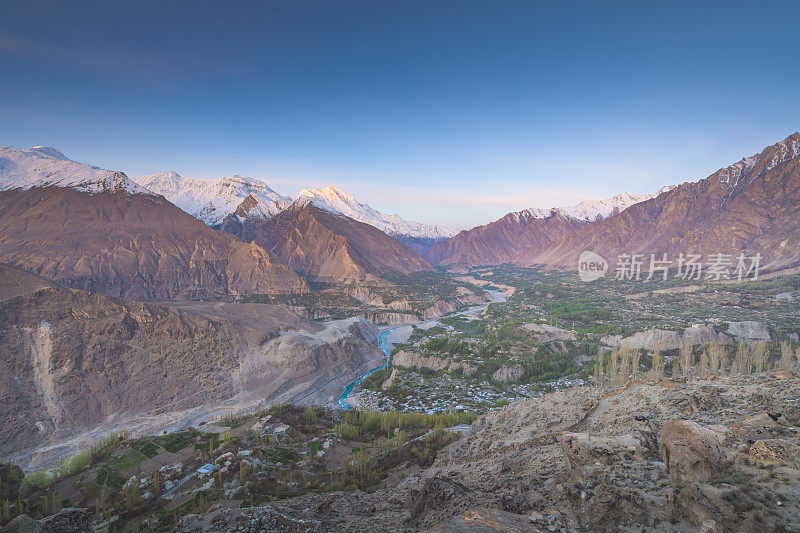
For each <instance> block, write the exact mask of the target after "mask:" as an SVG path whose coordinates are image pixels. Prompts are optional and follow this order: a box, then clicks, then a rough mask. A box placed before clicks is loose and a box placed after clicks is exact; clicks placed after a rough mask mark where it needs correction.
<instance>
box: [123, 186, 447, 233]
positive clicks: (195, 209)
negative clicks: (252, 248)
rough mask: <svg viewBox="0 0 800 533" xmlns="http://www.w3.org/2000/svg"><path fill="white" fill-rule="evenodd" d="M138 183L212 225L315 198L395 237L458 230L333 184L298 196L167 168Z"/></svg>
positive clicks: (265, 213) (329, 208)
mask: <svg viewBox="0 0 800 533" xmlns="http://www.w3.org/2000/svg"><path fill="white" fill-rule="evenodd" d="M136 181H137V183H138V184H139V185H141V186H143V187H146V188H147V189H149V190H151V191H153V192H156V193H158V194H161V195H163V196H164V197H165V198H166V199H167V200H169V201H170V202H172V203H174V204H175V205H177V206H178V207H180V208H181V209H183V210H184V211H186V212H187V213H189V214H191V215H192V216H195V217H197V218H199V219H200V220H202V221H203V222H205V223H206V224H208V225H209V226H219V225H221V224H222V223H223V221H224V219H225V218H227V217H230V218H238V220H239V221H242V220H243V219H246V218H257V219H262V220H263V219H268V218H271V217H273V216H275V215H276V214H278V213H280V212H281V211H283V210H284V209H286V208H287V207H289V205H291V204H292V203H293V202H297V203H301V204H302V203H308V202H310V203H312V204H314V205H315V206H317V207H319V208H320V209H324V210H325V211H328V212H329V213H334V214H338V215H344V216H346V217H349V218H352V219H353V220H356V221H358V222H363V223H365V224H369V225H371V226H374V227H376V228H378V229H379V230H381V231H383V232H384V233H387V234H389V235H391V236H393V237H399V238H409V239H430V240H433V241H435V240H439V239H444V238H447V237H450V236H452V235H454V234H455V232H454V231H452V230H450V229H448V228H441V227H438V226H432V225H430V224H424V223H422V222H414V221H408V220H405V219H403V218H401V217H400V216H399V215H396V214H392V215H386V214H384V213H381V212H380V211H377V210H375V209H373V208H372V207H370V206H369V205H367V204H364V203H361V202H359V201H358V200H356V199H355V198H354V197H353V196H351V195H349V194H346V193H345V192H344V191H342V190H341V189H339V188H338V187H335V186H332V185H331V186H327V187H323V188H313V189H303V190H301V191H300V192H299V193H298V194H297V196H296V197H294V198H292V197H290V196H282V195H280V194H278V193H277V192H275V191H274V190H272V189H271V188H270V187H269V186H268V185H267V184H266V183H264V182H263V181H261V180H257V179H255V178H249V177H247V176H240V175H236V176H226V177H223V178H217V179H211V180H202V179H197V178H185V177H181V176H179V175H178V174H177V173H175V172H164V173H161V174H153V175H150V176H144V177H142V178H138V179H137V180H136Z"/></svg>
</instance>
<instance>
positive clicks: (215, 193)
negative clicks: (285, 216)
mask: <svg viewBox="0 0 800 533" xmlns="http://www.w3.org/2000/svg"><path fill="white" fill-rule="evenodd" d="M136 181H137V183H139V185H142V186H144V187H147V188H148V189H150V190H152V191H153V192H156V193H158V194H161V195H163V196H164V197H165V198H166V199H167V200H169V201H170V202H172V203H173V204H175V205H177V206H178V207H180V208H181V209H183V210H184V211H186V212H187V213H189V214H190V215H192V216H194V217H195V218H198V219H200V220H202V221H203V222H205V223H206V224H208V225H209V226H216V225H218V224H221V223H222V221H223V220H225V217H227V216H228V215H231V214H234V213H236V212H237V209H238V208H239V206H240V205H241V204H242V202H244V201H245V199H246V198H248V197H251V198H253V199H254V200H255V205H254V206H253V207H252V208H250V209H249V210H248V211H247V215H248V216H255V217H258V218H272V217H273V216H275V215H276V214H278V213H280V212H281V211H283V210H284V209H285V208H286V207H287V206H288V205H289V204H290V203H291V198H289V197H288V196H282V195H280V194H278V193H277V192H275V191H274V190H272V189H271V188H270V187H269V186H268V185H267V184H266V183H264V182H263V181H260V180H257V179H255V178H250V177H247V176H242V175H239V174H236V175H233V176H223V177H221V178H215V179H210V180H205V179H200V178H185V177H182V176H180V175H179V174H178V173H177V172H172V171H169V172H162V173H159V174H152V175H150V176H144V177H141V178H138V179H137V180H136Z"/></svg>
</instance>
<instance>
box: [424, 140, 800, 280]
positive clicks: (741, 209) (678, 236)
mask: <svg viewBox="0 0 800 533" xmlns="http://www.w3.org/2000/svg"><path fill="white" fill-rule="evenodd" d="M798 220H800V134H799V133H795V134H793V135H791V136H790V137H788V138H787V139H785V140H784V141H782V142H779V143H777V144H774V145H772V146H769V147H768V148H766V149H764V150H763V151H762V152H761V153H760V154H758V155H755V156H752V157H748V158H744V159H742V160H741V161H740V162H738V163H736V164H734V165H731V166H729V167H727V168H723V169H720V170H718V171H717V172H715V173H714V174H712V175H711V176H709V177H708V178H705V179H703V180H701V181H699V182H695V183H684V184H683V185H680V186H678V187H675V188H671V189H668V190H664V191H663V192H661V194H659V195H658V196H656V197H654V198H650V199H645V200H644V201H641V202H638V203H634V204H633V205H630V207H627V209H624V210H622V211H621V212H619V213H612V214H611V215H610V216H609V217H608V218H599V219H597V220H585V219H584V220H580V219H574V218H570V217H566V216H563V215H562V214H561V213H558V212H555V211H554V212H552V213H551V214H550V215H549V216H542V215H541V213H536V212H535V211H530V210H529V211H523V212H520V213H510V214H508V215H506V216H505V217H503V218H501V219H500V220H497V221H495V222H492V223H490V224H487V225H485V226H479V227H476V228H473V229H471V230H468V231H462V232H461V233H459V234H458V235H456V236H455V237H451V238H450V239H446V240H444V241H441V242H438V243H436V244H435V245H434V246H433V247H432V248H431V249H430V250H428V251H427V252H426V253H425V257H426V258H428V259H429V260H430V261H431V262H433V263H434V264H451V263H458V264H465V265H470V266H472V265H491V264H499V263H514V264H517V265H520V266H533V265H549V266H565V267H572V268H574V267H575V266H576V264H577V259H578V256H579V255H580V253H581V252H583V251H584V250H593V251H595V252H598V253H600V254H601V255H603V256H604V257H605V258H606V259H607V260H609V262H611V263H614V261H615V260H616V257H617V256H618V255H620V254H624V253H629V254H633V253H642V254H645V256H646V257H647V258H649V256H650V254H657V255H658V256H659V257H660V254H663V253H667V254H668V257H672V258H674V257H677V256H678V254H680V253H685V254H688V253H695V254H702V255H704V256H706V255H709V254H715V253H724V254H737V253H739V252H746V253H748V254H755V253H756V252H758V253H761V254H762V255H763V256H764V260H763V261H762V265H765V264H769V263H773V264H774V266H781V265H787V264H793V263H796V262H798V261H800V223H798Z"/></svg>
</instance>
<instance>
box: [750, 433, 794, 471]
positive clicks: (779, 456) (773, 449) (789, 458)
mask: <svg viewBox="0 0 800 533" xmlns="http://www.w3.org/2000/svg"><path fill="white" fill-rule="evenodd" d="M798 448H799V447H798V446H797V445H796V444H794V443H792V442H789V441H786V440H783V439H764V440H757V441H755V442H754V443H753V445H752V446H751V447H750V457H751V458H753V459H754V460H756V461H759V462H761V463H769V464H775V463H789V464H794V465H797V464H798V459H800V449H798Z"/></svg>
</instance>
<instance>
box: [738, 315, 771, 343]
mask: <svg viewBox="0 0 800 533" xmlns="http://www.w3.org/2000/svg"><path fill="white" fill-rule="evenodd" d="M728 333H729V334H731V335H733V336H734V337H736V340H740V341H742V340H748V341H770V340H772V337H771V336H770V334H769V329H767V326H765V325H764V324H762V323H761V322H753V321H749V320H747V321H744V322H731V323H730V325H729V326H728Z"/></svg>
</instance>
